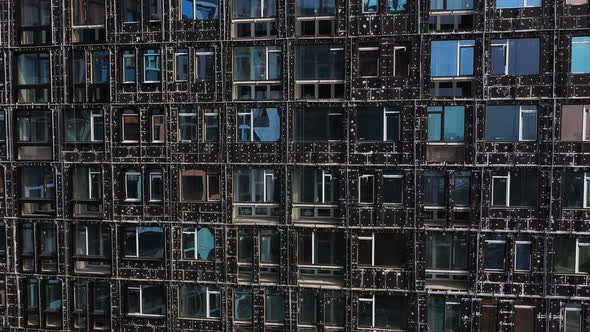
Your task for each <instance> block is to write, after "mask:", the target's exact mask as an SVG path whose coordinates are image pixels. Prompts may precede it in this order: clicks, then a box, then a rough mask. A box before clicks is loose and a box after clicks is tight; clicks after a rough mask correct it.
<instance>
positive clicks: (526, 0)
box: [496, 0, 541, 8]
mask: <svg viewBox="0 0 590 332" xmlns="http://www.w3.org/2000/svg"><path fill="white" fill-rule="evenodd" d="M539 6H541V0H496V8H523V7H539Z"/></svg>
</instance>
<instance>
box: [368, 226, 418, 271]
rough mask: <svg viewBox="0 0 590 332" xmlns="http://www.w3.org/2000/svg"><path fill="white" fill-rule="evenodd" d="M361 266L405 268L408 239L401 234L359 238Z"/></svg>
mask: <svg viewBox="0 0 590 332" xmlns="http://www.w3.org/2000/svg"><path fill="white" fill-rule="evenodd" d="M358 240H359V243H358V263H359V265H361V266H387V267H403V266H404V265H405V264H406V263H407V260H408V248H407V245H408V239H407V238H406V236H404V235H401V234H379V233H378V234H375V233H373V234H371V236H359V238H358Z"/></svg>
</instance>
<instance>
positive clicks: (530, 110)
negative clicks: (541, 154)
mask: <svg viewBox="0 0 590 332" xmlns="http://www.w3.org/2000/svg"><path fill="white" fill-rule="evenodd" d="M524 114H535V129H536V128H537V121H538V113H537V107H536V106H523V105H521V106H519V110H518V141H519V142H535V141H536V140H537V139H536V138H537V132H535V139H524V138H523V132H522V130H523V124H524Z"/></svg>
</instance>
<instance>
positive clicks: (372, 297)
mask: <svg viewBox="0 0 590 332" xmlns="http://www.w3.org/2000/svg"><path fill="white" fill-rule="evenodd" d="M358 301H359V302H371V307H372V309H371V311H372V312H371V326H370V327H371V328H373V327H375V294H373V295H371V297H370V298H368V297H360V298H359V299H358ZM359 306H360V305H359Z"/></svg>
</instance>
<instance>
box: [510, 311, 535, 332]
mask: <svg viewBox="0 0 590 332" xmlns="http://www.w3.org/2000/svg"><path fill="white" fill-rule="evenodd" d="M533 331H535V308H534V307H528V306H514V332H533Z"/></svg>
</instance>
